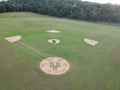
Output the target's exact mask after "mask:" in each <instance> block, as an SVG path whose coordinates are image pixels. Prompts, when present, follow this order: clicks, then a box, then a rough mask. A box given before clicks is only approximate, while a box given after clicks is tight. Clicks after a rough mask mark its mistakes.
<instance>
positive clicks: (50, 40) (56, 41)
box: [48, 39, 60, 44]
mask: <svg viewBox="0 0 120 90" xmlns="http://www.w3.org/2000/svg"><path fill="white" fill-rule="evenodd" d="M48 42H49V43H51V44H58V43H60V40H58V39H49V40H48Z"/></svg>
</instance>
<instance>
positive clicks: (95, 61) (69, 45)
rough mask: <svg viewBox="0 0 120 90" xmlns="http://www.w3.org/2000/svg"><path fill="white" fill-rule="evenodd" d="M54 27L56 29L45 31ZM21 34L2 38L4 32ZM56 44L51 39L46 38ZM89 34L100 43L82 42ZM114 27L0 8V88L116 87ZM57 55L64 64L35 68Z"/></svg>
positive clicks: (118, 41) (119, 88) (118, 66)
mask: <svg viewBox="0 0 120 90" xmlns="http://www.w3.org/2000/svg"><path fill="white" fill-rule="evenodd" d="M51 29H55V30H59V31H61V33H60V34H52V33H47V32H46V31H47V30H51ZM15 35H22V40H21V41H19V42H16V43H13V44H11V43H8V42H7V41H6V40H5V39H4V38H5V37H9V36H15ZM51 38H56V39H59V40H60V41H61V43H60V44H57V45H52V44H49V43H48V42H47V41H48V39H51ZM84 38H90V39H93V40H96V41H99V42H100V43H99V44H98V45H96V46H94V47H92V46H90V45H88V44H86V43H84V41H83V39H84ZM119 54H120V27H116V26H110V25H102V24H94V23H88V22H80V21H73V20H67V19H58V18H53V17H48V16H42V15H38V14H33V13H25V12H21V13H5V14H0V90H120V55H119ZM49 56H58V57H62V58H64V59H66V60H68V62H69V63H70V66H71V68H70V70H69V71H68V72H67V73H66V74H63V75H60V76H51V75H47V74H45V73H43V72H42V71H41V70H40V69H39V63H40V61H41V60H43V59H44V58H46V57H49Z"/></svg>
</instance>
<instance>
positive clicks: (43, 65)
mask: <svg viewBox="0 0 120 90" xmlns="http://www.w3.org/2000/svg"><path fill="white" fill-rule="evenodd" d="M69 68H70V65H69V63H68V62H67V61H66V60H65V59H63V58H60V57H48V58H46V59H44V60H42V61H41V62H40V69H41V70H42V71H43V72H45V73H47V74H50V75H61V74H64V73H66V72H67V71H68V70H69Z"/></svg>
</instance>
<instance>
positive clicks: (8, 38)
mask: <svg viewBox="0 0 120 90" xmlns="http://www.w3.org/2000/svg"><path fill="white" fill-rule="evenodd" d="M21 38H22V37H21V36H20V35H18V36H12V37H7V38H5V39H6V40H7V41H8V42H10V43H13V42H17V41H19V40H20V39H21Z"/></svg>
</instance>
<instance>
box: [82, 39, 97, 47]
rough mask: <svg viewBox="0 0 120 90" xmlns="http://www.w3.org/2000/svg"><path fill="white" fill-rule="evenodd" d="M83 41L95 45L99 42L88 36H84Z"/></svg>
mask: <svg viewBox="0 0 120 90" xmlns="http://www.w3.org/2000/svg"><path fill="white" fill-rule="evenodd" d="M84 42H86V43H87V44H89V45H92V46H95V45H96V44H98V43H99V42H98V41H94V40H91V39H88V38H84Z"/></svg>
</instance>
